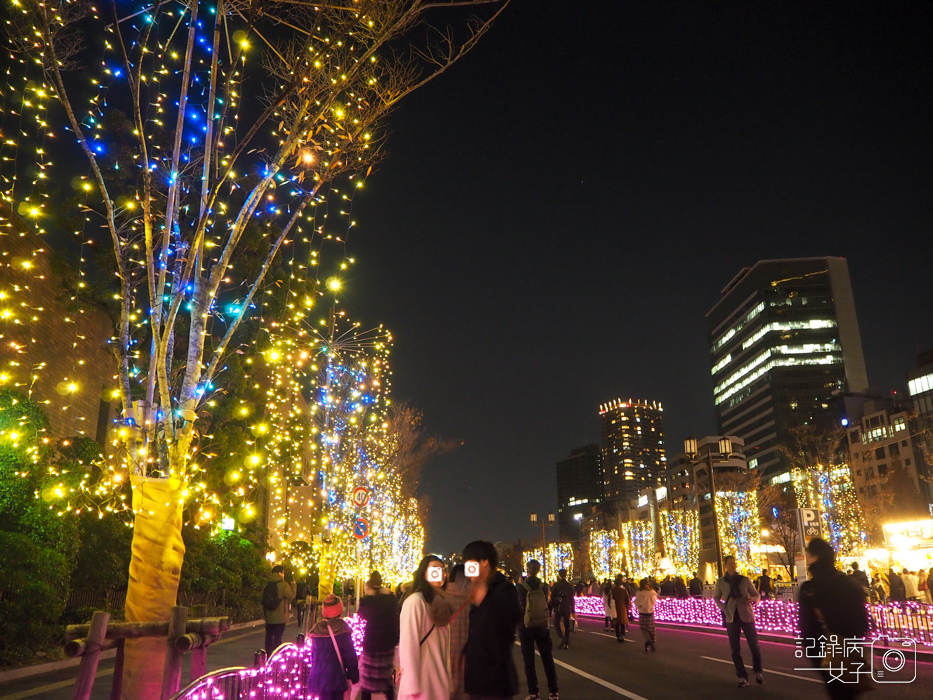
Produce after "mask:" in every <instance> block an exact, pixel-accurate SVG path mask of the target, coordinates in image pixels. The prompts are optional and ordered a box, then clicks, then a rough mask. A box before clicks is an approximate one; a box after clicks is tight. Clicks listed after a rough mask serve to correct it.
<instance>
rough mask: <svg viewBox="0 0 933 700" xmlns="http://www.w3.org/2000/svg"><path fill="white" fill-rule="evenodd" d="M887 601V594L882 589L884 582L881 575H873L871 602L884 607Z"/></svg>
mask: <svg viewBox="0 0 933 700" xmlns="http://www.w3.org/2000/svg"><path fill="white" fill-rule="evenodd" d="M887 600H888V593H887V591H886V590H885V588H884V581H882V580H881V574H875V577H874V578H873V579H872V581H871V602H872V603H880V604H882V605H884V604H885V603H886V602H887Z"/></svg>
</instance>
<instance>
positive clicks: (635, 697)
mask: <svg viewBox="0 0 933 700" xmlns="http://www.w3.org/2000/svg"><path fill="white" fill-rule="evenodd" d="M515 646H521V645H520V644H519V643H518V642H515ZM535 654H537V655H538V656H541V653H540V652H538V651H537V650H535ZM554 665H555V666H560V667H561V668H566V669H567V670H568V671H570V672H571V673H576V674H577V675H578V676H583V677H584V678H586V679H587V680H590V681H593V682H594V683H596V684H597V685H601V686H602V687H603V688H608V689H609V690H611V691H612V692H613V693H617V694H618V695H621V696H623V697H626V698H629V700H648V698H645V697H642V696H641V695H639V694H638V693H633V692H632V691H631V690H626V689H625V688H620V687H619V686H617V685H614V684H613V683H610V682H609V681H604V680H603V679H602V678H600V677H598V676H594V675H593V674H591V673H587V672H586V671H584V670H582V669H579V668H577V667H576V666H571V665H570V664H568V663H567V662H566V661H561V660H560V659H557V658H555V659H554Z"/></svg>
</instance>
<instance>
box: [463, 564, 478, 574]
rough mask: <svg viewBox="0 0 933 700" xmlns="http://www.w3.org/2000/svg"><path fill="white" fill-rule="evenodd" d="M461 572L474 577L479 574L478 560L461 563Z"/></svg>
mask: <svg viewBox="0 0 933 700" xmlns="http://www.w3.org/2000/svg"><path fill="white" fill-rule="evenodd" d="M463 573H464V574H466V577H467V578H476V577H477V576H479V562H478V561H468V562H465V563H464V565H463Z"/></svg>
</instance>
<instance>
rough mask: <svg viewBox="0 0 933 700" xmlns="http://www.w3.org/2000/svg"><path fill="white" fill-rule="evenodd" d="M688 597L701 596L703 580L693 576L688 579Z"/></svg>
mask: <svg viewBox="0 0 933 700" xmlns="http://www.w3.org/2000/svg"><path fill="white" fill-rule="evenodd" d="M690 597H691V598H702V597H703V582H702V581H701V580H700V579H698V578H697V577H696V576H694V577H693V578H692V579H690Z"/></svg>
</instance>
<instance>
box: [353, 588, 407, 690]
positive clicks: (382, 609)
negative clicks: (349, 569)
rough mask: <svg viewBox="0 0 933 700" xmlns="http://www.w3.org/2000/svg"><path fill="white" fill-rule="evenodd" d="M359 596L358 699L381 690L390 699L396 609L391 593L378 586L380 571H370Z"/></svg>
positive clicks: (395, 633) (396, 624)
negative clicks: (361, 628) (361, 629)
mask: <svg viewBox="0 0 933 700" xmlns="http://www.w3.org/2000/svg"><path fill="white" fill-rule="evenodd" d="M363 591H364V592H365V595H364V596H363V597H362V598H360V613H359V615H360V619H362V620H363V621H365V622H366V628H365V630H364V632H363V654H362V656H361V658H360V686H361V687H360V690H361V695H360V697H361V700H372V694H373V693H382V694H383V695H385V697H386V700H392V698H393V697H394V694H395V683H394V682H393V680H392V671H393V670H395V647H396V645H398V640H399V613H398V604H397V603H396V601H395V596H394V595H393V594H392V591H390V590H389V589H388V588H383V586H382V575H381V574H380V573H379V572H378V571H373V572H372V573H371V574H370V576H369V580H368V581H367V582H366V585H365V587H364V588H363Z"/></svg>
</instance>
